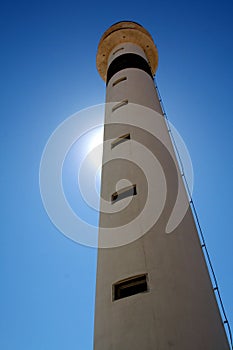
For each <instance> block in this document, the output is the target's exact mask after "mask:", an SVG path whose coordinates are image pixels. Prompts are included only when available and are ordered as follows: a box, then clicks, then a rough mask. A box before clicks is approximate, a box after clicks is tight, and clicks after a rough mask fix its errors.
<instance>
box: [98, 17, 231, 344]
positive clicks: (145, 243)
mask: <svg viewBox="0 0 233 350" xmlns="http://www.w3.org/2000/svg"><path fill="white" fill-rule="evenodd" d="M157 64H158V53H157V49H156V46H155V44H154V42H153V39H152V37H151V36H150V34H149V33H148V32H147V30H145V29H144V28H143V27H142V26H140V25H139V24H137V23H135V22H119V23H116V24H114V25H112V26H111V27H110V28H109V29H108V30H107V31H106V32H105V33H104V35H103V36H102V38H101V40H100V43H99V47H98V53H97V68H98V71H99V73H100V75H101V77H102V78H103V79H104V80H105V81H106V102H107V107H106V112H105V132H104V140H105V143H104V150H103V170H102V184H101V196H102V199H101V213H100V223H99V226H100V227H99V242H100V248H99V250H98V266H97V286H96V306H95V335H94V349H95V350H130V349H133V350H169V349H171V350H227V349H229V344H228V340H227V337H226V333H225V329H224V325H223V322H222V318H221V315H220V312H219V308H218V305H217V302H216V298H215V294H214V291H213V287H212V283H211V280H210V277H209V273H208V269H207V266H206V262H205V258H204V255H203V252H202V247H201V244H200V240H199V236H198V232H197V229H196V224H195V221H194V218H193V214H192V210H191V208H190V206H189V199H188V196H187V195H186V190H185V186H184V184H183V181H182V175H181V174H180V172H179V167H178V161H177V160H176V154H175V152H174V150H173V146H172V142H171V139H170V135H169V131H168V129H167V125H166V122H165V120H164V118H163V113H162V109H161V105H160V101H159V98H158V95H157V92H156V88H155V85H154V81H153V76H154V74H155V71H156V68H157ZM139 145H141V148H140V147H139ZM143 150H147V151H148V152H145V154H144V151H143ZM152 163H153V164H152ZM146 168H147V169H146ZM153 203H154V204H153ZM174 208H176V209H174ZM184 208H186V210H184ZM174 210H175V211H174ZM182 213H183V215H182ZM153 218H154V219H155V220H153ZM172 218H173V219H172ZM171 231H172V232H171Z"/></svg>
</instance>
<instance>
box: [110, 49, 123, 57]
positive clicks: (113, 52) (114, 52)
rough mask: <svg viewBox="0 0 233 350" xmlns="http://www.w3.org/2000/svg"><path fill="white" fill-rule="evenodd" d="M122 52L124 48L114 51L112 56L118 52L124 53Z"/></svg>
mask: <svg viewBox="0 0 233 350" xmlns="http://www.w3.org/2000/svg"><path fill="white" fill-rule="evenodd" d="M122 50H124V48H123V47H120V48H119V49H117V50H116V51H114V52H113V54H112V55H113V56H114V55H115V54H116V53H117V52H119V51H122Z"/></svg>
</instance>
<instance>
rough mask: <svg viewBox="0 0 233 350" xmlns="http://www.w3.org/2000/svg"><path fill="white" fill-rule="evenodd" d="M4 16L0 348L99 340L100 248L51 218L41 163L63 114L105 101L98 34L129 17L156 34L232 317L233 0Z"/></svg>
mask: <svg viewBox="0 0 233 350" xmlns="http://www.w3.org/2000/svg"><path fill="white" fill-rule="evenodd" d="M0 16H1V20H0V25H1V29H0V36H1V55H0V70H1V74H0V76H1V79H0V86H1V129H0V130H1V131H0V132H1V157H2V161H1V236H0V281H1V288H0V304H1V305H0V310H1V313H0V348H1V349H4V350H16V349H17V350H21V349H22V350H29V349H30V350H31V349H33V350H51V349H56V350H63V349H70V350H73V349H76V350H77V349H78V350H91V349H92V344H93V318H94V295H95V273H96V250H95V249H93V248H88V247H85V246H81V245H79V244H77V243H74V242H73V241H71V240H69V239H68V238H66V237H65V236H64V235H62V234H61V233H60V232H59V231H58V230H57V229H56V227H55V226H54V225H53V224H52V223H51V221H50V220H49V218H48V216H47V214H46V212H45V210H44V207H43V204H42V201H41V197H40V190H39V165H40V159H41V155H42V152H43V149H44V146H45V144H46V142H47V140H48V138H49V137H50V135H51V133H52V132H53V131H54V129H55V128H56V127H57V126H58V125H59V124H60V123H61V122H62V121H63V120H65V119H66V118H67V117H69V116H70V115H72V114H74V113H76V112H77V111H79V110H81V109H83V108H86V107H89V106H92V105H95V104H99V103H103V102H104V99H105V84H104V82H103V81H102V80H101V78H100V76H99V75H98V72H97V70H96V66H95V58H96V51H97V45H98V42H99V39H100V37H101V35H102V34H103V32H104V31H105V30H106V29H107V28H108V27H109V26H110V25H111V24H113V23H114V22H117V21H120V20H124V19H129V20H133V21H136V22H139V23H140V24H142V25H143V26H145V28H147V29H148V30H149V32H150V33H151V35H152V36H153V38H154V40H155V42H156V44H157V47H158V51H159V67H158V72H157V83H158V86H159V89H160V92H161V95H162V98H163V102H164V105H165V109H166V111H167V114H168V117H169V119H170V120H171V122H172V123H173V125H174V126H175V127H176V128H177V129H178V131H179V132H180V134H181V135H182V137H183V139H184V140H185V142H186V145H187V147H188V149H189V152H190V155H191V158H192V162H193V167H194V177H195V182H194V200H195V203H196V207H197V211H198V213H199V217H200V221H201V224H202V227H203V230H204V234H205V237H206V241H207V245H208V248H209V253H210V255H211V258H212V262H213V265H214V268H215V272H216V275H217V278H218V281H219V285H220V290H221V293H222V298H223V302H224V305H225V308H226V311H227V315H228V319H229V321H230V323H231V324H232V325H233V283H232V271H233V254H232V247H233V234H232V196H233V185H232V179H233V162H232V149H233V137H232V133H233V128H232V126H233V122H232V110H233V98H232V81H233V38H232V36H233V21H232V18H233V3H232V1H230V0H228V1H227V0H222V1H217V2H214V1H205V0H195V1H193V0H191V1H180V0H177V1H175V2H174V1H171V0H167V1H164V0H163V1H161V0H158V1H148V2H139V1H129V2H125V1H121V0H119V1H114V2H110V1H108V2H107V1H106V2H104V1H99V2H93V3H91V2H85V1H84V2H78V1H77V0H76V1H69V0H67V1H64V0H63V1H45V0H41V1H25V0H21V1H10V0H9V1H5V2H3V1H2V2H1V5H0Z"/></svg>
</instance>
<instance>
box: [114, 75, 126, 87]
mask: <svg viewBox="0 0 233 350" xmlns="http://www.w3.org/2000/svg"><path fill="white" fill-rule="evenodd" d="M124 80H127V78H126V77H122V78H120V79H117V80H116V81H114V83H113V84H112V86H116V85H117V84H119V83H121V82H122V81H124Z"/></svg>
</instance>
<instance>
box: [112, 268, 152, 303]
mask: <svg viewBox="0 0 233 350" xmlns="http://www.w3.org/2000/svg"><path fill="white" fill-rule="evenodd" d="M147 291H148V284H147V275H146V274H144V275H138V276H134V277H130V278H127V279H125V280H123V281H119V282H117V283H115V284H114V285H113V300H119V299H122V298H126V297H130V296H131V295H135V294H138V293H143V292H147Z"/></svg>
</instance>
